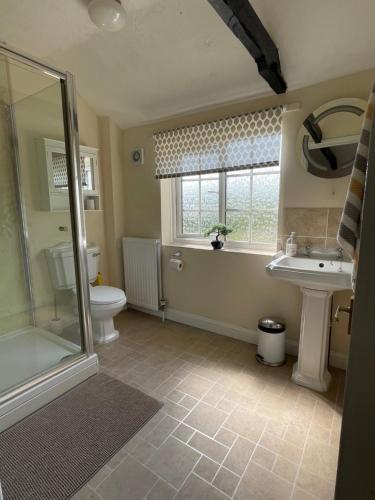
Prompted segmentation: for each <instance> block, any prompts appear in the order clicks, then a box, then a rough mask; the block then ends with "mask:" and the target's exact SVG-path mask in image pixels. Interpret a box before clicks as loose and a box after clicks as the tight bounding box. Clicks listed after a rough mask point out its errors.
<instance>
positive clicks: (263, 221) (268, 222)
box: [251, 210, 277, 243]
mask: <svg viewBox="0 0 375 500" xmlns="http://www.w3.org/2000/svg"><path fill="white" fill-rule="evenodd" d="M276 239H277V210H269V211H264V212H260V211H254V212H253V217H252V226H251V242H252V243H275V242H276Z"/></svg>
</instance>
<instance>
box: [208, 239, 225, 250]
mask: <svg viewBox="0 0 375 500" xmlns="http://www.w3.org/2000/svg"><path fill="white" fill-rule="evenodd" d="M211 245H212V248H213V249H214V250H221V249H222V248H223V246H224V241H220V240H212V241H211Z"/></svg>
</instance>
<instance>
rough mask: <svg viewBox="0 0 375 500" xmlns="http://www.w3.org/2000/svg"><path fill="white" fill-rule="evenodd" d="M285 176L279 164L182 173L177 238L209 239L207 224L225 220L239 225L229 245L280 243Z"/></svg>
mask: <svg viewBox="0 0 375 500" xmlns="http://www.w3.org/2000/svg"><path fill="white" fill-rule="evenodd" d="M279 180H280V168H279V166H273V167H266V168H256V169H249V170H243V169H242V170H231V171H229V172H220V173H212V174H201V175H192V176H185V177H180V178H177V179H176V180H175V190H174V192H175V194H174V198H175V215H176V217H175V221H176V224H175V239H177V240H178V239H180V238H181V239H184V240H185V241H189V240H194V241H189V242H190V243H191V242H196V241H199V240H203V239H204V236H203V234H204V232H205V231H206V230H207V229H209V228H210V227H211V226H212V225H214V224H217V223H219V222H225V223H226V224H227V225H228V226H230V227H231V228H232V229H233V232H232V233H231V234H230V235H229V236H228V237H227V241H228V243H227V246H232V247H244V248H253V249H274V248H275V247H276V240H277V223H278V205H279Z"/></svg>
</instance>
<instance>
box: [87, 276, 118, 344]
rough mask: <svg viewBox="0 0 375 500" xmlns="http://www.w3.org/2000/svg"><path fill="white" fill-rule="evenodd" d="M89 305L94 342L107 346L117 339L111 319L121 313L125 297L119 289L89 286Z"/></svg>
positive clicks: (116, 332)
mask: <svg viewBox="0 0 375 500" xmlns="http://www.w3.org/2000/svg"><path fill="white" fill-rule="evenodd" d="M90 304H91V317H92V327H93V334H94V341H95V342H97V343H98V344H107V343H108V342H112V341H113V340H116V339H117V338H118V337H119V332H118V331H117V330H115V326H114V324H113V318H114V317H115V316H116V315H117V314H118V313H119V312H121V311H122V309H123V308H124V306H125V304H126V296H125V293H124V291H123V290H120V288H114V287H112V286H90Z"/></svg>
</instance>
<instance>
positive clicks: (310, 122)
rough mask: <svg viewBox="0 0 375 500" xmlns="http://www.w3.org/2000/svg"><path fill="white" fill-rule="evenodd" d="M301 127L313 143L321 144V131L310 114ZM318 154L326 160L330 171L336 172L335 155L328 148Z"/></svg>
mask: <svg viewBox="0 0 375 500" xmlns="http://www.w3.org/2000/svg"><path fill="white" fill-rule="evenodd" d="M303 125H304V127H305V129H306V130H307V131H308V133H309V134H310V135H311V138H312V140H313V141H314V142H315V143H319V142H322V139H323V133H322V129H321V128H320V127H319V125H318V124H317V123H316V122H315V117H314V115H312V114H311V115H309V116H308V117H307V118H306V119H305V121H304V122H303ZM320 152H321V153H322V155H323V156H324V157H325V158H326V159H327V161H328V163H329V166H330V167H331V169H332V170H337V158H336V156H335V153H334V152H333V151H332V150H331V149H330V148H321V150H320Z"/></svg>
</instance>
